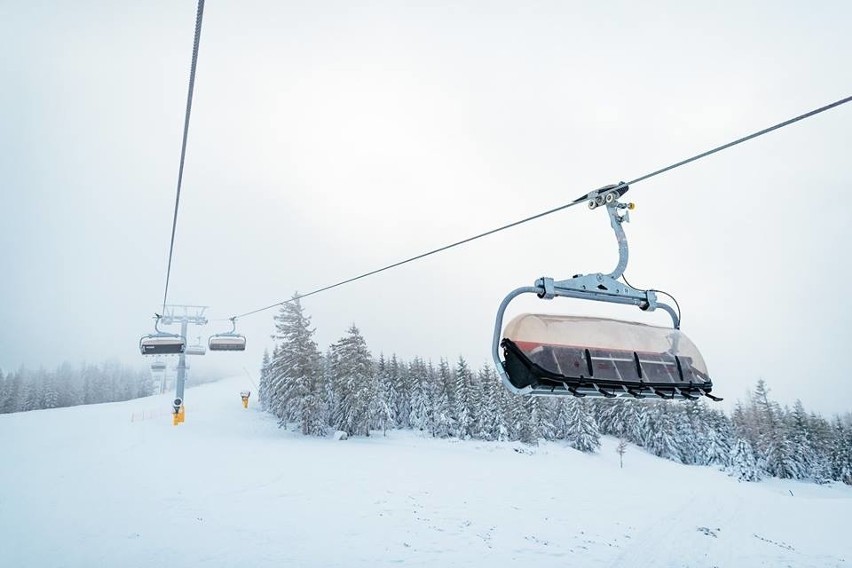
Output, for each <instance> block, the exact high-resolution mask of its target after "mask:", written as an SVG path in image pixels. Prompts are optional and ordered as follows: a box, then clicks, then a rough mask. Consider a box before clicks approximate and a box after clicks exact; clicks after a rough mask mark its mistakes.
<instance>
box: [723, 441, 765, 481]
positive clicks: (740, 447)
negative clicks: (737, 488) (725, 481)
mask: <svg viewBox="0 0 852 568" xmlns="http://www.w3.org/2000/svg"><path fill="white" fill-rule="evenodd" d="M729 468H730V472H731V475H732V476H734V477H736V478H737V479H739V480H740V481H759V480H760V478H761V472H760V468H759V467H758V465H757V460H756V459H755V457H754V452H753V451H752V449H751V444H749V443H748V441H747V440H745V439H744V438H739V439H738V440H737V443H736V445H735V446H734V453H733V455H732V456H731V460H730V466H729Z"/></svg>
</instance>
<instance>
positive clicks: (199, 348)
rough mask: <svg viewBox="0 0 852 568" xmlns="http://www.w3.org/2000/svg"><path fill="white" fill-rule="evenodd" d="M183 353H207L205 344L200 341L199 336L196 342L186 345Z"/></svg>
mask: <svg viewBox="0 0 852 568" xmlns="http://www.w3.org/2000/svg"><path fill="white" fill-rule="evenodd" d="M185 353H186V354H187V355H204V354H206V353H207V346H205V345H204V344H203V343H201V338H200V337H199V338H198V343H196V344H193V345H187V346H186V351H185Z"/></svg>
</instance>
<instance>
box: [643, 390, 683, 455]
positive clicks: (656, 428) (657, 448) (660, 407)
mask: <svg viewBox="0 0 852 568" xmlns="http://www.w3.org/2000/svg"><path fill="white" fill-rule="evenodd" d="M666 404H667V403H665V402H662V403H660V402H655V403H653V406H652V407H651V408H652V409H653V410H651V412H653V414H654V417H653V421H652V422H651V424H653V428H652V429H651V431H650V432H649V433H648V435H647V436H646V440H647V448H648V449H649V450H650V451H651V453H653V454H654V455H656V456H659V457H661V458H666V459H668V460H672V461H676V462H681V452H680V448H679V447H678V441H677V438H676V437H675V421H674V417H673V413H672V411H671V410H669V409H668V408H667V407H666V406H665V405H666Z"/></svg>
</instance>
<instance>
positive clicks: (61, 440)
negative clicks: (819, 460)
mask: <svg viewBox="0 0 852 568" xmlns="http://www.w3.org/2000/svg"><path fill="white" fill-rule="evenodd" d="M245 387H246V384H245V379H229V380H224V381H220V382H218V383H213V384H207V385H202V386H199V387H196V388H191V389H188V390H187V396H186V398H187V418H186V423H185V424H183V425H181V426H178V427H174V426H172V425H171V417H170V416H168V415H166V416H154V417H152V418H148V419H146V420H141V421H139V420H138V418H139V417H140V416H151V415H152V414H156V411H157V410H160V409H162V408H167V407H168V405H169V402H170V397H169V396H158V397H151V398H146V399H139V400H134V401H129V402H122V403H113V404H103V405H97V406H87V407H76V408H65V409H57V410H42V411H35V412H28V413H23V414H14V415H2V416H0V452H2V453H0V565H3V566H15V567H29V566H50V567H52V566H123V567H132V566H140V567H141V566H145V567H153V566H165V565H169V566H205V567H215V566H223V567H225V566H228V567H230V566H237V565H242V566H252V567H255V566H370V567H373V566H377V565H396V564H404V565H419V566H488V567H489V568H491V567H499V566H536V567H542V566H654V567H656V566H672V567H675V566H677V567H680V566H699V567H710V566H719V567H723V568H725V567H734V566H748V567H751V566H794V567H805V566H814V567H831V566H843V567H852V529H850V527H852V487H847V486H842V485H833V486H827V487H822V486H817V485H812V484H805V483H795V482H783V481H779V480H770V481H764V482H761V483H756V484H748V483H738V482H737V481H735V480H734V479H732V478H730V477H727V476H726V475H725V474H724V473H721V472H719V471H716V470H713V469H710V468H702V467H688V466H683V465H678V464H675V463H672V462H668V461H665V460H661V459H658V458H655V457H653V456H650V455H648V454H646V453H644V452H643V451H642V450H641V449H639V448H635V447H632V446H631V447H630V448H629V449H628V451H627V454H626V455H625V456H624V468H623V469H619V465H618V455H617V453H616V451H615V445H616V441H615V440H614V439H611V438H604V441H603V447H602V448H601V451H600V453H598V454H595V455H586V454H582V453H580V452H577V451H574V450H572V449H570V448H568V447H565V446H563V445H562V444H556V443H546V444H542V445H541V446H539V447H535V448H532V447H527V446H523V445H521V444H508V443H507V444H502V443H485V442H461V441H457V440H433V439H429V438H424V437H421V436H419V435H417V434H414V433H411V432H391V433H389V434H388V436H387V437H382V436H381V433H379V434H378V435H377V436H375V437H372V438H360V439H350V440H347V441H334V440H331V439H315V438H305V437H302V436H301V435H297V434H293V433H289V432H285V431H283V430H280V429H279V428H277V426H276V423H275V420H274V419H273V418H272V417H270V416H268V415H266V414H264V413H262V412H260V411H258V410H257V409H256V408H251V407H250V408H249V409H248V410H244V409H243V408H242V405H241V403H240V397H239V392H240V390H242V389H244V388H245ZM253 396H254V395H253ZM254 402H255V401H254V400H252V403H254ZM145 411H149V412H148V413H147V414H143V413H144V412H145ZM134 416H135V418H136V419H137V420H136V421H132V420H131V418H133V417H134Z"/></svg>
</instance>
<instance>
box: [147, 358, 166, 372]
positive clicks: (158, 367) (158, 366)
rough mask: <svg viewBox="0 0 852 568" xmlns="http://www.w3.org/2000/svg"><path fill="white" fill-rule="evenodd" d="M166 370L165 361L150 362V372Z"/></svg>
mask: <svg viewBox="0 0 852 568" xmlns="http://www.w3.org/2000/svg"><path fill="white" fill-rule="evenodd" d="M165 370H166V363H165V361H154V362H153V363H151V372H153V373H162V372H165Z"/></svg>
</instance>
